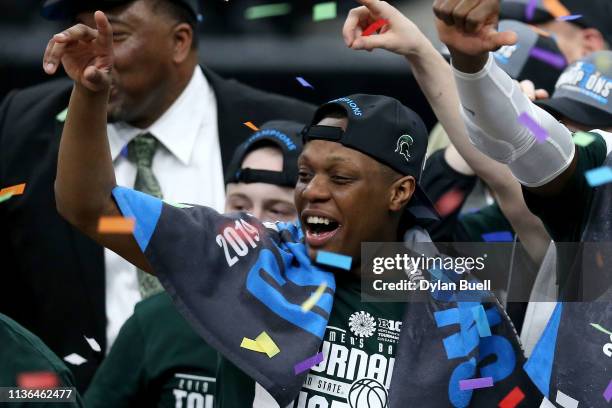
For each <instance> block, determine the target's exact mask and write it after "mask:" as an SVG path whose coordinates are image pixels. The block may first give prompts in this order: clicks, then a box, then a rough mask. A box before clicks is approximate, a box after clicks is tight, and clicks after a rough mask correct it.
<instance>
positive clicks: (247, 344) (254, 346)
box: [240, 337, 265, 353]
mask: <svg viewBox="0 0 612 408" xmlns="http://www.w3.org/2000/svg"><path fill="white" fill-rule="evenodd" d="M240 347H242V348H244V349H247V350H251V351H256V352H258V353H265V351H264V349H262V348H261V346H260V345H259V343H257V342H256V341H255V340H251V339H249V338H247V337H243V338H242V343H240Z"/></svg>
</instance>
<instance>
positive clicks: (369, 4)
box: [342, 0, 429, 56]
mask: <svg viewBox="0 0 612 408" xmlns="http://www.w3.org/2000/svg"><path fill="white" fill-rule="evenodd" d="M358 2H359V3H360V4H362V6H361V7H357V8H354V9H352V10H351V11H350V12H349V14H348V16H347V18H346V21H345V22H344V27H343V29H342V36H343V37H344V42H345V43H346V45H347V46H348V47H350V48H352V49H354V50H368V51H371V50H373V49H375V48H382V49H385V50H388V51H391V52H394V53H396V54H400V55H404V56H407V55H410V54H412V53H415V52H416V51H417V50H418V49H419V48H420V47H421V46H422V45H424V44H429V40H428V39H427V38H426V37H425V36H424V35H423V33H421V31H420V30H419V28H418V27H417V26H416V25H415V24H414V23H413V22H412V21H410V20H409V19H408V18H406V17H405V16H404V15H403V14H402V13H400V11H399V10H397V9H396V8H395V7H393V6H392V5H390V4H389V3H387V2H386V1H381V0H358ZM380 19H385V20H387V21H388V24H386V25H385V26H383V27H382V28H381V30H380V32H379V34H377V35H371V36H367V37H364V36H362V33H363V31H364V30H365V29H366V28H367V27H368V26H370V25H371V24H372V23H374V22H375V21H377V20H380Z"/></svg>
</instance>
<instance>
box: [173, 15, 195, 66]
mask: <svg viewBox="0 0 612 408" xmlns="http://www.w3.org/2000/svg"><path fill="white" fill-rule="evenodd" d="M194 35H195V33H194V32H193V29H192V28H191V26H190V25H189V24H187V23H180V24H177V25H176V26H175V27H174V29H173V33H172V39H173V42H174V44H173V46H174V52H173V61H174V62H175V63H177V64H180V63H182V62H183V61H185V60H186V59H187V57H189V54H190V53H191V44H193V36H194Z"/></svg>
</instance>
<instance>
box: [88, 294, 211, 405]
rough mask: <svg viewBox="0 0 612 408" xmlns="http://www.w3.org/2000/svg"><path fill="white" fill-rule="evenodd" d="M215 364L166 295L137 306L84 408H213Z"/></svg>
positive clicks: (118, 338) (100, 370) (98, 376)
mask: <svg viewBox="0 0 612 408" xmlns="http://www.w3.org/2000/svg"><path fill="white" fill-rule="evenodd" d="M216 363H217V353H216V351H215V350H213V349H212V348H211V347H210V346H208V345H207V344H206V342H205V341H204V340H203V339H202V338H201V337H200V336H199V335H198V334H197V333H196V332H195V331H194V330H193V329H192V328H191V326H189V324H188V323H187V322H186V321H185V318H184V317H183V316H181V315H180V313H179V312H178V311H177V310H176V308H175V307H174V305H173V304H172V300H171V299H170V296H168V294H167V293H165V292H162V293H159V294H157V295H154V296H151V297H150V298H148V299H145V300H143V301H141V302H139V303H138V304H136V307H135V309H134V314H133V315H132V316H131V317H130V318H129V319H128V320H127V321H126V322H125V324H124V325H123V327H122V328H121V330H120V332H119V335H118V337H117V340H116V341H115V343H114V344H113V347H112V348H111V350H110V352H109V354H108V356H107V357H106V359H105V360H104V362H103V363H102V365H101V366H100V368H98V371H97V372H96V375H95V376H94V378H93V381H92V382H91V385H90V386H89V388H88V390H87V392H86V393H85V403H86V406H87V407H126V408H127V407H168V408H212V407H213V404H214V395H215V385H216V379H215V370H216Z"/></svg>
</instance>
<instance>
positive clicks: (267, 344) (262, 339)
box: [255, 331, 280, 358]
mask: <svg viewBox="0 0 612 408" xmlns="http://www.w3.org/2000/svg"><path fill="white" fill-rule="evenodd" d="M255 341H256V342H257V344H259V346H260V347H261V348H262V349H263V350H264V353H266V354H267V355H268V357H270V358H272V357H274V356H275V355H277V354H278V353H280V349H279V348H278V346H277V345H276V343H274V340H272V338H271V337H270V336H268V333H266V332H265V331H264V332H261V334H260V335H259V336H257V338H256V339H255Z"/></svg>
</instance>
